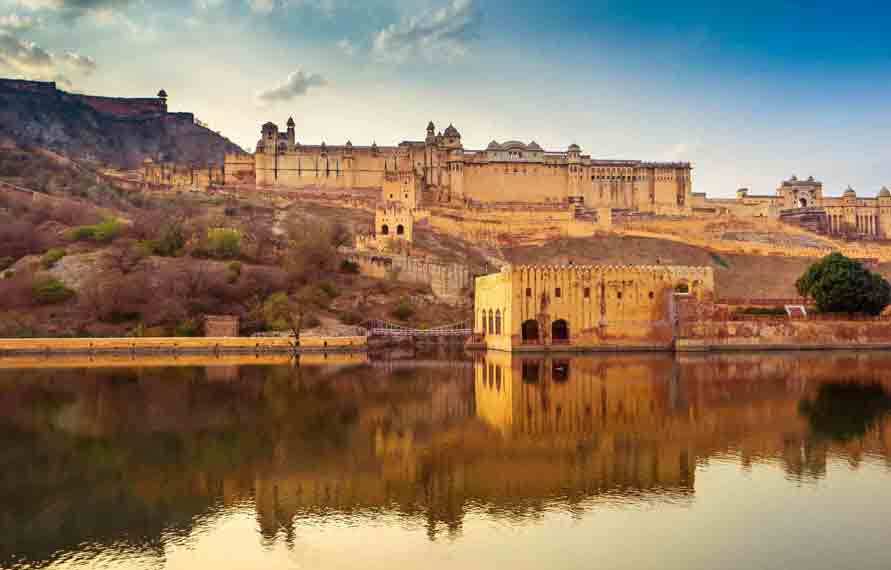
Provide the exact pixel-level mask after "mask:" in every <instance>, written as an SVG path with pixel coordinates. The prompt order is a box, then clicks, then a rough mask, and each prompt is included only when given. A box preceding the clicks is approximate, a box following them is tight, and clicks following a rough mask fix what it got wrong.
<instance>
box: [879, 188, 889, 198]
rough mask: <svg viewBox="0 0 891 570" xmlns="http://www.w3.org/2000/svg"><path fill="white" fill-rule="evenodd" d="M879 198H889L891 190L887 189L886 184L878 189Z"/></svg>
mask: <svg viewBox="0 0 891 570" xmlns="http://www.w3.org/2000/svg"><path fill="white" fill-rule="evenodd" d="M879 198H891V190H888V187H887V186H882V189H881V190H879Z"/></svg>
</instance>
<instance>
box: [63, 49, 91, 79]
mask: <svg viewBox="0 0 891 570" xmlns="http://www.w3.org/2000/svg"><path fill="white" fill-rule="evenodd" d="M58 59H59V61H60V62H61V63H62V64H63V65H66V66H68V67H70V68H72V69H74V70H75V71H79V72H81V73H83V74H84V75H89V74H91V73H93V72H94V71H96V60H95V59H93V58H92V57H90V56H88V55H81V54H79V53H75V52H73V51H66V52H65V53H63V54H62V55H60V56H59V58H58Z"/></svg>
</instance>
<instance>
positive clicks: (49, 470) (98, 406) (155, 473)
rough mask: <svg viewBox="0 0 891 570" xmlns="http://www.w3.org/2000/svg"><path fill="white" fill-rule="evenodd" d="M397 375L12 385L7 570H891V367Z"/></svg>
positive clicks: (547, 368)
mask: <svg viewBox="0 0 891 570" xmlns="http://www.w3.org/2000/svg"><path fill="white" fill-rule="evenodd" d="M391 356H392V357H389V358H386V359H370V358H368V357H367V356H365V355H350V356H331V357H329V358H327V359H326V358H324V357H322V356H315V357H312V358H304V359H303V360H302V361H301V362H300V363H299V365H295V364H293V363H287V362H282V363H279V364H258V363H247V364H240V365H234V364H231V363H226V364H223V365H219V364H217V365H213V366H189V365H183V364H188V363H183V362H180V363H179V364H180V365H178V366H156V365H147V364H145V363H137V364H139V365H138V366H133V365H132V363H131V364H128V363H126V362H115V363H110V362H105V363H93V365H91V366H87V364H89V363H87V362H69V363H66V364H65V365H64V366H63V365H60V364H53V363H36V364H35V363H32V365H30V366H27V367H26V366H25V365H24V364H22V363H15V362H10V361H2V360H0V567H2V568H15V569H20V568H114V569H127V570H130V569H147V568H165V569H166V568H169V569H190V570H192V569H236V568H237V569H242V568H263V569H279V568H289V569H290V568H312V569H319V568H322V569H327V568H362V569H388V570H389V569H392V568H404V569H409V568H424V569H440V568H460V569H462V570H467V569H474V568H485V569H487V570H488V569H491V568H505V569H511V570H515V569H526V568H528V569H541V568H554V569H562V568H592V567H601V568H627V569H644V568H672V569H675V568H676V569H681V568H683V569H700V568H701V569H709V570H713V569H715V568H746V569H751V568H808V569H824V568H825V569H833V570H835V569H839V568H877V569H878V568H882V569H887V568H889V567H891V523H889V521H891V469H889V466H891V461H889V459H891V416H889V413H888V412H889V409H891V396H889V394H891V353H861V354H839V353H809V354H740V355H721V356H714V355H711V356H678V357H674V356H670V355H609V356H585V357H571V358H570V357H567V358H534V357H511V356H509V355H501V354H496V355H487V356H476V357H472V358H470V357H465V356H463V355H459V356H445V355H423V354H422V355H413V357H411V358H406V359H404V360H403V359H399V358H397V357H396V355H391ZM50 366H53V367H50Z"/></svg>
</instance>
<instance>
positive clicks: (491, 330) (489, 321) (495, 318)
mask: <svg viewBox="0 0 891 570" xmlns="http://www.w3.org/2000/svg"><path fill="white" fill-rule="evenodd" d="M480 330H482V331H483V334H501V309H497V310H495V311H494V312H493V311H492V309H489V310H488V311H486V310H485V309H483V310H482V311H481V312H480Z"/></svg>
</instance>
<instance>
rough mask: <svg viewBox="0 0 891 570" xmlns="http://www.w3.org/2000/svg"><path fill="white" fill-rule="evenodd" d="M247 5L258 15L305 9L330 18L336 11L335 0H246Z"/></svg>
mask: <svg viewBox="0 0 891 570" xmlns="http://www.w3.org/2000/svg"><path fill="white" fill-rule="evenodd" d="M247 3H248V6H249V7H250V8H251V10H253V11H254V12H260V13H269V12H272V11H273V10H275V9H279V8H281V9H284V8H300V7H307V8H312V9H313V10H316V11H318V12H321V13H323V14H326V15H329V16H330V15H333V14H334V12H335V11H336V10H337V1H336V0H247Z"/></svg>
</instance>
